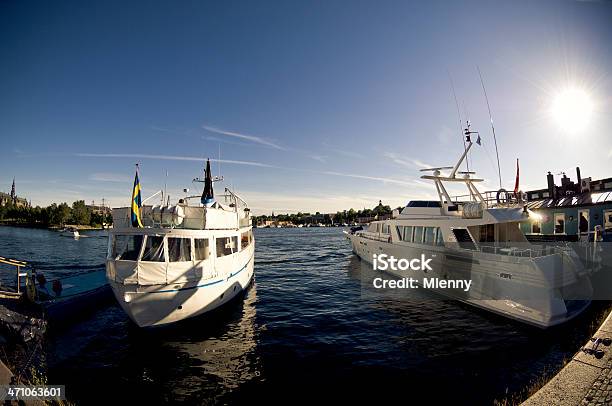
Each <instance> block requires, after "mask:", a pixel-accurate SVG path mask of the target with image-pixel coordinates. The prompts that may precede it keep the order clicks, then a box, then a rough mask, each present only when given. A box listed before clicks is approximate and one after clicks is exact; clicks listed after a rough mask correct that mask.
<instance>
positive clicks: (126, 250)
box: [106, 162, 255, 327]
mask: <svg viewBox="0 0 612 406" xmlns="http://www.w3.org/2000/svg"><path fill="white" fill-rule="evenodd" d="M212 182H213V179H212V176H211V174H210V162H207V170H206V180H205V188H204V193H203V194H202V196H201V197H200V196H191V197H187V198H184V199H181V200H179V201H178V203H177V204H176V205H166V206H153V207H151V206H143V207H142V214H141V219H142V225H143V227H142V228H140V227H132V223H131V221H130V208H118V209H113V228H112V229H110V230H109V245H108V258H107V261H106V273H107V279H108V281H109V283H110V285H111V287H112V289H113V292H114V294H115V297H116V298H117V300H118V301H119V304H120V305H121V307H122V308H123V310H124V311H125V312H126V313H127V314H128V316H129V317H130V318H131V319H132V320H133V321H134V322H135V323H136V324H138V325H139V326H141V327H144V326H158V325H164V324H168V323H173V322H176V321H179V320H183V319H186V318H188V317H193V316H197V315H200V314H203V313H206V312H208V311H210V310H213V309H215V308H217V307H219V306H221V305H223V304H225V303H227V302H229V301H230V300H232V299H233V298H234V297H236V296H237V295H238V294H240V293H241V292H243V291H244V290H245V289H246V288H247V287H248V286H249V284H250V282H251V280H252V279H253V273H254V251H255V249H254V247H255V241H254V238H253V233H252V228H251V216H250V211H249V209H248V207H247V205H246V203H245V202H244V200H242V199H241V198H240V197H238V196H237V195H236V194H235V193H233V192H231V191H230V190H229V189H227V188H226V189H225V192H226V193H225V194H224V195H221V196H217V197H216V198H215V197H214V196H213V191H212ZM193 198H197V199H198V204H194V205H190V204H189V201H190V199H193Z"/></svg>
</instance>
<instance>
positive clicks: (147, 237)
mask: <svg viewBox="0 0 612 406" xmlns="http://www.w3.org/2000/svg"><path fill="white" fill-rule="evenodd" d="M149 238H161V239H162V243H161V246H162V248H163V252H162V256H163V258H164V260H163V261H151V260H147V259H144V254H145V248H146V246H147V242H149ZM166 240H167V239H166V236H165V235H161V236H160V235H145V239H144V241H143V242H142V249H141V250H140V256H139V257H138V260H139V261H141V262H156V263H163V262H165V263H167V262H168V246H167V245H166Z"/></svg>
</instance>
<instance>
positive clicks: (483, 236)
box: [472, 224, 495, 242]
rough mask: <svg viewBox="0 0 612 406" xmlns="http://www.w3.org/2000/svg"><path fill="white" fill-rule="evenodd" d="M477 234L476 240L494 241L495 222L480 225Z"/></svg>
mask: <svg viewBox="0 0 612 406" xmlns="http://www.w3.org/2000/svg"><path fill="white" fill-rule="evenodd" d="M472 232H473V230H472ZM479 234H480V238H479V239H478V242H495V224H483V225H481V226H480V230H479Z"/></svg>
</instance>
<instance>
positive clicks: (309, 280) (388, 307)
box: [0, 227, 604, 405]
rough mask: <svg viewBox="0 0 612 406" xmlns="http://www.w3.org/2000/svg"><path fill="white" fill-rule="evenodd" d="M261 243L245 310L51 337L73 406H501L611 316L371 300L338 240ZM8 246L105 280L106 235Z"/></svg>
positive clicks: (101, 313) (99, 314)
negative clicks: (533, 316) (410, 404)
mask: <svg viewBox="0 0 612 406" xmlns="http://www.w3.org/2000/svg"><path fill="white" fill-rule="evenodd" d="M255 239H256V256H255V257H256V263H255V275H256V279H255V282H254V283H253V285H252V286H251V287H250V289H249V290H248V291H247V292H246V294H245V296H244V300H237V301H234V302H233V303H230V304H229V305H227V306H225V307H224V308H222V309H219V310H218V311H215V312H214V313H212V314H210V315H205V316H202V317H198V318H195V319H192V320H188V321H185V322H183V323H179V324H177V325H175V326H171V327H167V328H156V329H139V328H137V327H136V326H135V325H134V324H132V323H131V322H130V321H129V320H128V318H127V316H126V315H125V314H124V313H123V311H122V310H121V309H120V308H119V307H118V306H116V305H110V306H108V305H107V306H103V307H101V308H100V309H99V310H97V311H96V312H95V313H93V314H91V315H90V316H89V317H87V318H85V319H83V320H81V321H80V322H79V323H77V324H74V325H72V326H70V327H67V328H64V329H61V330H57V331H53V329H52V330H51V331H50V335H49V338H48V340H47V343H46V344H45V348H44V354H45V355H44V359H45V360H46V365H45V368H44V369H46V373H47V374H48V382H49V383H50V384H59V385H66V388H67V390H66V393H67V396H68V398H69V400H71V401H73V402H75V403H76V404H91V403H100V402H103V401H104V402H107V401H108V402H116V401H126V402H127V401H133V402H136V401H138V403H139V404H147V403H150V404H160V403H170V402H177V401H178V402H186V403H190V404H225V403H246V402H252V401H253V400H254V399H259V400H271V401H283V399H284V400H287V401H289V400H290V399H288V398H286V397H285V396H286V395H285V394H286V393H287V391H290V392H291V393H292V395H291V396H292V398H293V399H301V400H303V399H307V398H312V399H319V400H324V399H325V398H326V397H333V398H337V399H342V400H345V401H346V400H350V399H363V397H364V396H365V397H368V396H378V399H379V400H380V399H384V397H385V396H389V397H390V398H391V397H396V396H400V397H403V398H406V396H408V397H411V398H412V397H415V398H416V397H417V396H418V397H419V398H423V396H424V397H425V399H427V401H428V402H430V403H433V402H453V404H458V403H464V404H470V405H476V404H492V403H493V402H494V401H495V400H502V399H504V398H509V397H512V396H513V395H516V394H517V393H519V392H520V391H521V390H523V389H524V388H525V387H527V386H529V385H531V384H532V383H533V382H534V381H537V380H539V379H541V378H542V376H543V375H545V374H551V373H554V372H555V371H556V370H558V369H559V368H560V367H561V366H562V365H563V362H564V360H567V359H569V358H571V356H572V355H573V354H574V353H575V352H576V351H577V349H578V348H579V347H580V345H582V343H584V342H585V341H586V339H587V338H588V336H589V329H590V328H591V327H592V324H593V323H594V321H595V320H596V319H597V318H598V317H599V316H601V313H602V309H603V307H604V306H603V304H602V303H597V302H595V303H594V304H593V305H592V306H591V308H590V309H589V310H587V311H586V312H585V313H583V314H582V315H581V316H579V317H578V318H576V319H575V320H572V321H571V322H569V323H566V324H565V325H563V326H560V327H556V328H552V329H549V330H546V331H544V330H540V329H537V328H534V327H529V326H525V325H522V324H519V323H516V322H512V321H509V320H507V319H505V318H502V317H499V316H496V315H493V314H490V313H487V312H484V311H481V310H478V309H475V308H472V307H470V306H467V305H463V304H459V303H457V302H453V301H447V300H440V298H438V297H434V296H430V294H427V293H424V292H419V294H418V297H417V296H412V297H411V296H410V293H409V292H408V293H405V295H404V296H403V297H399V296H396V297H388V296H384V295H375V294H365V293H364V290H363V289H362V281H363V280H364V275H367V274H368V273H371V272H372V270H371V266H370V265H368V264H366V263H363V262H361V261H360V260H359V259H358V258H356V256H354V255H353V254H352V252H351V249H350V245H349V243H348V241H347V240H346V239H345V238H344V236H343V234H342V229H340V228H309V229H256V230H255ZM0 247H2V250H1V251H2V252H1V253H0V255H3V256H10V257H14V258H19V259H24V260H27V261H29V262H31V264H32V265H33V266H34V267H35V268H36V269H37V270H38V271H40V272H43V273H44V274H45V275H46V277H47V279H48V280H50V279H53V278H54V277H61V276H67V275H70V274H75V273H78V272H89V271H92V270H102V269H104V258H105V255H106V251H107V248H106V247H107V241H106V236H105V235H104V234H103V233H102V232H97V231H92V232H85V236H84V237H83V238H80V239H78V240H75V239H71V238H65V237H60V236H59V235H58V233H57V232H53V231H48V230H36V229H26V228H13V227H0ZM4 277H6V275H4ZM5 281H6V279H5ZM428 295H429V296H428ZM324 389H329V390H330V391H328V392H327V393H324V392H323V390H324Z"/></svg>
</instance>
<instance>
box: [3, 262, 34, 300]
mask: <svg viewBox="0 0 612 406" xmlns="http://www.w3.org/2000/svg"><path fill="white" fill-rule="evenodd" d="M0 264H3V265H9V266H12V267H14V270H15V274H16V277H17V292H14V291H10V290H6V289H4V288H3V287H2V286H0V296H3V297H7V296H8V297H19V296H21V278H23V277H27V276H28V273H27V272H23V270H22V268H25V267H26V266H28V263H27V262H25V261H19V260H17V259H11V258H4V257H0Z"/></svg>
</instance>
